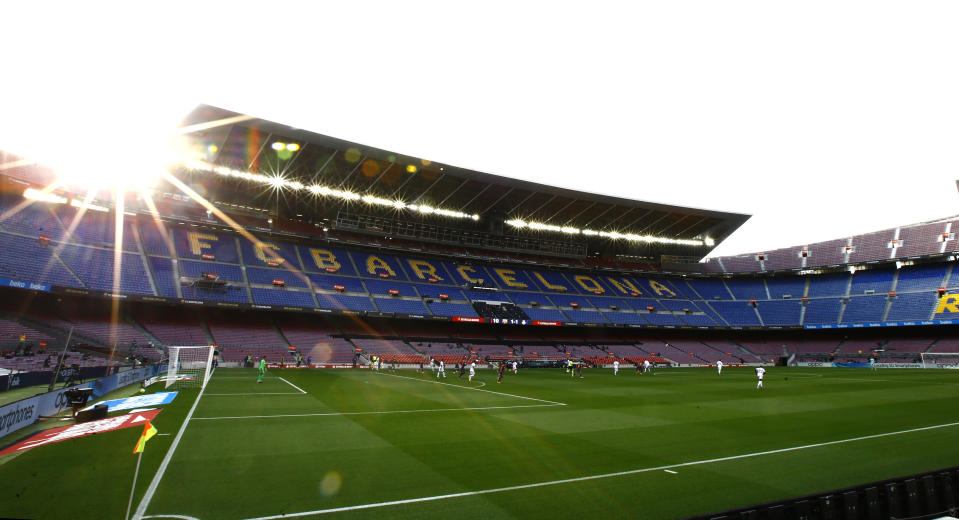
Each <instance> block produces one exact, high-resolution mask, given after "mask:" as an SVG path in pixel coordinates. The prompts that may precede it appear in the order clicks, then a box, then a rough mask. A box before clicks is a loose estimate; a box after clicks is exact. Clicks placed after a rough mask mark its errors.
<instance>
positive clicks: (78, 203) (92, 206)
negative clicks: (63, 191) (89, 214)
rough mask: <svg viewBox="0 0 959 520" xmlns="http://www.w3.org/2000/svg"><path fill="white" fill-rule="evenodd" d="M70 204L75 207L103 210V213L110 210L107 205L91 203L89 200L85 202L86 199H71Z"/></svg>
mask: <svg viewBox="0 0 959 520" xmlns="http://www.w3.org/2000/svg"><path fill="white" fill-rule="evenodd" d="M70 205H71V206H73V207H74V208H83V209H89V210H93V211H100V212H103V213H106V212H108V211H110V210H109V209H107V208H105V207H103V206H98V205H96V204H90V203H89V202H84V201H82V200H79V199H73V200H71V201H70Z"/></svg>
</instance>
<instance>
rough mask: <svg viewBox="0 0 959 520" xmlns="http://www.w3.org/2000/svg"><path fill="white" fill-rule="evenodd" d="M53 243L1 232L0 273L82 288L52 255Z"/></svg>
mask: <svg viewBox="0 0 959 520" xmlns="http://www.w3.org/2000/svg"><path fill="white" fill-rule="evenodd" d="M55 248H56V246H54V245H41V244H40V243H39V242H38V241H37V239H36V238H25V237H21V236H17V235H10V234H7V233H0V276H3V277H7V278H15V279H18V280H23V281H27V282H40V283H46V284H52V285H60V286H63V287H76V288H79V287H83V284H82V283H81V282H80V280H78V279H77V277H76V276H74V275H73V274H72V273H71V272H70V271H69V270H68V269H67V268H66V267H65V266H64V265H63V263H62V262H61V261H60V260H58V259H57V258H56V257H55V256H53V251H54V249H55Z"/></svg>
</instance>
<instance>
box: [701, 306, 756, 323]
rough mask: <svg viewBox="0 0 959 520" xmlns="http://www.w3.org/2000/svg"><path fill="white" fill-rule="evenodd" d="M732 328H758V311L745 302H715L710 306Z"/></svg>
mask: <svg viewBox="0 0 959 520" xmlns="http://www.w3.org/2000/svg"><path fill="white" fill-rule="evenodd" d="M708 305H709V306H711V307H712V308H713V309H714V310H715V311H716V312H718V313H719V315H720V316H722V317H723V319H724V320H726V323H729V325H731V326H734V327H736V326H740V327H758V326H759V325H760V323H759V317H757V316H756V309H754V308H753V307H752V305H749V303H747V302H744V301H735V302H720V301H713V302H709V304H708Z"/></svg>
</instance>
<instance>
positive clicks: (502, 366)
mask: <svg viewBox="0 0 959 520" xmlns="http://www.w3.org/2000/svg"><path fill="white" fill-rule="evenodd" d="M498 368H499V376H497V378H496V382H497V383H499V382H501V381H502V380H503V372H505V371H506V363H503V362H502V361H500V362H499V367H498Z"/></svg>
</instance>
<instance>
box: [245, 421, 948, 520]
mask: <svg viewBox="0 0 959 520" xmlns="http://www.w3.org/2000/svg"><path fill="white" fill-rule="evenodd" d="M952 426H959V422H953V423H946V424H937V425H934V426H924V427H922V428H912V429H909V430H899V431H894V432H888V433H877V434H875V435H864V436H862V437H852V438H849V439H840V440H837V441H827V442H818V443H815V444H806V445H804V446H794V447H791V448H781V449H778V450H768V451H759V452H755V453H744V454H742V455H732V456H729V457H719V458H716V459H706V460H696V461H691V462H681V463H679V464H669V465H666V466H657V467H655V468H642V469H633V470H628V471H618V472H616V473H604V474H602V475H589V476H586V477H575V478H568V479H563V480H551V481H548V482H536V483H533V484H522V485H519V486H508V487H501V488H493V489H481V490H478V491H464V492H462V493H450V494H448V495H436V496H432V497H420V498H408V499H405V500H393V501H390V502H377V503H372V504H361V505H357V506H346V507H337V508H333V509H317V510H314V511H303V512H300V513H286V514H282V515H271V516H258V517H253V518H248V519H246V520H276V519H280V518H294V517H299V516H311V515H325V514H329V513H341V512H344V511H356V510H361V509H374V508H378V507H387V506H397V505H403V504H415V503H418V502H433V501H436V500H445V499H448V498H460V497H468V496H475V495H489V494H491V493H503V492H506V491H518V490H521V489H530V488H537V487H544V486H555V485H558V484H569V483H572V482H583V481H586V480H598V479H604V478H612V477H622V476H625V475H636V474H639V473H648V472H650V471H664V470H668V469H672V468H683V467H689V466H699V465H702V464H711V463H714V462H726V461H730V460H737V459H746V458H750V457H761V456H763V455H773V454H776V453H786V452H790V451H798V450H805V449H809V448H820V447H823V446H832V445H836V444H844V443H848V442H856V441H862V440H867V439H878V438H881V437H890V436H893V435H902V434H905V433H913V432H919V431H926V430H936V429H939V428H949V427H952Z"/></svg>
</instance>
